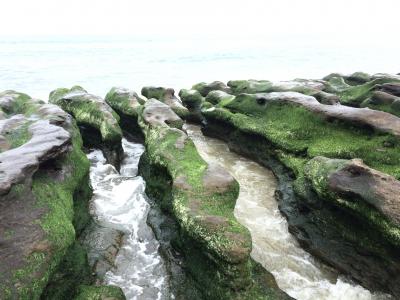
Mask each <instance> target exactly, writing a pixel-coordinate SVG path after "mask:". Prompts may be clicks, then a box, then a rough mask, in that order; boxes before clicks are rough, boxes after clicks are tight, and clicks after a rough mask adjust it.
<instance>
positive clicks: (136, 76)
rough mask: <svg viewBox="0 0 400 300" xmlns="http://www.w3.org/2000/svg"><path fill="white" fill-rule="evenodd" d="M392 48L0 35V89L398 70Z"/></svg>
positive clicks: (367, 43)
mask: <svg viewBox="0 0 400 300" xmlns="http://www.w3.org/2000/svg"><path fill="white" fill-rule="evenodd" d="M396 51H397V50H396V48H395V47H394V48H393V47H390V45H389V44H388V43H377V42H376V41H374V40H370V39H359V40H357V39H354V38H352V37H351V36H345V37H342V38H337V37H336V38H335V37H333V38H330V37H325V38H321V36H313V35H311V34H310V35H303V36H301V37H299V36H296V35H265V36H264V35H257V34H255V35H249V36H248V37H247V38H246V37H243V36H241V37H240V39H238V38H236V37H235V36H233V35H229V34H227V35H224V34H216V35H208V36H207V35H197V36H187V35H181V36H180V35H173V34H171V35H170V36H165V35H163V36H162V35H142V36H141V35H137V36H123V35H120V36H99V35H91V36H90V35H86V36H73V35H72V36H2V37H0V89H1V90H9V89H12V90H17V91H21V92H25V93H28V94H29V95H31V96H33V97H36V98H40V99H43V100H47V97H48V94H49V92H50V91H52V90H54V89H56V88H58V87H70V86H73V85H81V86H83V87H84V88H85V89H87V90H88V91H89V92H91V93H94V94H97V95H99V96H103V97H104V96H105V94H106V92H107V91H108V90H109V89H110V88H111V87H113V86H124V87H128V88H131V89H134V90H136V91H138V92H139V91H140V89H141V87H143V86H149V85H154V86H168V87H173V88H175V89H176V90H177V91H179V89H181V88H189V87H191V86H192V85H193V84H195V83H197V82H201V81H205V82H209V81H213V80H221V81H228V80H231V79H232V80H233V79H267V80H273V81H279V80H291V79H294V78H315V79H317V78H322V77H323V76H325V75H327V74H329V73H332V72H340V73H345V74H346V73H352V72H356V71H364V72H368V73H381V72H384V73H392V74H395V73H398V72H400V64H399V62H394V61H393V57H396Z"/></svg>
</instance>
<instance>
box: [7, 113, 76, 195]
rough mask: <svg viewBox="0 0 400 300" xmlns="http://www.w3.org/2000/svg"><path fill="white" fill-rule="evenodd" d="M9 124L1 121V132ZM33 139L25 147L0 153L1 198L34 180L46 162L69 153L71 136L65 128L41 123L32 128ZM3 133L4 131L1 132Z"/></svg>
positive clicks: (47, 122)
mask: <svg viewBox="0 0 400 300" xmlns="http://www.w3.org/2000/svg"><path fill="white" fill-rule="evenodd" d="M5 122H7V121H0V130H1V127H2V125H3V124H1V123H5ZM28 130H29V132H30V133H31V135H32V137H31V138H30V140H29V141H28V142H26V143H25V144H23V145H22V146H20V147H18V148H14V149H10V150H8V151H6V152H3V153H0V176H1V177H0V178H1V181H0V195H4V194H6V193H8V192H9V190H10V188H11V186H12V185H13V184H16V183H20V182H23V181H24V180H25V179H26V178H27V177H28V178H29V177H31V176H32V174H33V173H35V172H36V171H37V169H38V167H39V164H40V163H41V162H44V161H48V160H51V159H53V158H56V157H58V156H60V155H61V154H63V153H65V152H67V151H68V150H69V146H70V144H71V136H70V134H69V133H68V132H67V131H66V130H64V129H63V128H62V127H58V126H54V125H52V124H50V122H49V121H48V120H38V121H36V122H34V123H32V124H31V125H30V126H29V129H28ZM1 133H2V131H1Z"/></svg>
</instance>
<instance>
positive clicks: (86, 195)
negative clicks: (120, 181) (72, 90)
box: [0, 91, 91, 299]
mask: <svg viewBox="0 0 400 300" xmlns="http://www.w3.org/2000/svg"><path fill="white" fill-rule="evenodd" d="M0 110H1V111H2V113H3V119H2V120H0V131H1V133H0V134H1V135H2V139H1V140H3V141H6V142H7V147H4V146H3V147H2V152H1V153H0V190H1V192H0V198H1V199H0V200H1V201H0V244H1V245H2V247H1V250H0V269H1V270H2V274H1V275H0V282H1V283H0V298H1V299H39V297H41V295H42V292H43V291H44V289H45V287H46V285H47V284H48V283H49V282H50V281H51V278H52V276H53V275H54V274H55V273H57V270H58V268H59V266H60V265H61V264H62V262H63V261H64V259H65V257H66V254H67V253H69V249H70V248H71V247H72V245H73V244H74V242H75V237H76V234H79V233H80V232H81V231H82V229H83V227H84V226H85V225H86V223H87V221H88V218H89V215H88V210H87V203H88V200H89V199H90V195H91V189H90V187H89V181H88V173H89V163H88V160H87V158H86V155H85V154H84V153H83V152H82V150H81V146H82V140H81V136H80V134H79V130H78V128H77V126H76V124H75V122H74V120H73V119H72V118H71V116H69V115H68V114H66V113H65V112H64V111H62V110H61V109H60V108H58V107H57V106H55V105H51V104H44V102H43V101H39V100H35V99H31V98H30V97H29V96H28V95H26V94H22V93H18V92H15V91H6V92H3V93H1V94H0ZM76 281H79V280H78V278H77V279H76ZM76 281H75V283H76ZM70 292H71V291H70ZM44 299H45V298H44Z"/></svg>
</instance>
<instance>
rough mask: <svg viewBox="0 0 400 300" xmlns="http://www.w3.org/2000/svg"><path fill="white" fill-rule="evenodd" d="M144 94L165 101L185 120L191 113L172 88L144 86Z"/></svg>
mask: <svg viewBox="0 0 400 300" xmlns="http://www.w3.org/2000/svg"><path fill="white" fill-rule="evenodd" d="M142 95H143V96H145V97H146V98H147V99H157V100H159V101H161V102H163V103H164V104H166V105H168V106H169V107H171V108H172V110H173V111H174V112H175V113H176V114H177V115H178V116H179V117H180V118H182V119H184V120H186V119H187V118H188V117H190V115H191V114H190V112H189V110H188V109H187V108H186V107H184V106H183V105H182V102H181V100H179V99H178V98H177V97H176V96H175V90H174V89H172V88H165V87H154V86H145V87H143V88H142Z"/></svg>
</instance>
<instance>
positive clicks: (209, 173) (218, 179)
mask: <svg viewBox="0 0 400 300" xmlns="http://www.w3.org/2000/svg"><path fill="white" fill-rule="evenodd" d="M234 183H235V178H233V176H232V175H231V174H230V173H229V172H227V171H226V170H225V169H224V168H222V167H221V166H219V165H218V164H209V165H208V167H207V169H206V171H205V172H204V176H203V186H204V187H205V188H206V189H207V191H209V192H217V193H223V192H226V191H228V190H229V189H230V188H231V186H232V184H234Z"/></svg>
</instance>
